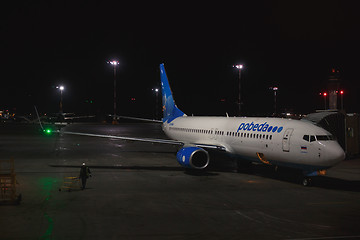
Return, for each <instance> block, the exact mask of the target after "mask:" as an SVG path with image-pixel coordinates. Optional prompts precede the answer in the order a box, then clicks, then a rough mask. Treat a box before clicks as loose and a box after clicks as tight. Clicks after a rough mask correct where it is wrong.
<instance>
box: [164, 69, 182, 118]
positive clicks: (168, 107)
mask: <svg viewBox="0 0 360 240" xmlns="http://www.w3.org/2000/svg"><path fill="white" fill-rule="evenodd" d="M160 79H161V90H162V105H163V114H164V115H163V122H168V123H169V122H171V121H173V120H174V119H176V118H178V117H182V116H186V114H185V113H183V112H182V111H181V110H180V109H179V108H178V107H177V106H176V104H175V101H174V98H173V95H172V92H171V88H170V85H169V81H168V78H167V75H166V71H165V67H164V64H163V63H162V64H160Z"/></svg>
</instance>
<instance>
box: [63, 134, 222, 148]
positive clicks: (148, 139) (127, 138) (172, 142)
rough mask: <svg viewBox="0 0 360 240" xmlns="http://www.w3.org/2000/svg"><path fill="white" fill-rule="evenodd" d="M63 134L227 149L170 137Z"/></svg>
mask: <svg viewBox="0 0 360 240" xmlns="http://www.w3.org/2000/svg"><path fill="white" fill-rule="evenodd" d="M60 133H62V134H69V135H78V136H87V137H101V138H112V139H119V140H127V141H137V142H148V143H163V144H171V145H178V146H183V145H193V146H197V147H200V148H210V149H215V150H220V151H227V149H226V147H225V146H221V145H212V144H201V143H185V142H182V141H176V140H169V139H156V138H134V137H122V136H114V135H103V134H94V133H79V132H68V131H64V132H60Z"/></svg>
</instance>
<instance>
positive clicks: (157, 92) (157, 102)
mask: <svg viewBox="0 0 360 240" xmlns="http://www.w3.org/2000/svg"><path fill="white" fill-rule="evenodd" d="M152 90H153V91H154V93H155V98H156V99H155V119H156V120H157V119H158V112H159V111H158V105H159V89H158V88H153V89H152Z"/></svg>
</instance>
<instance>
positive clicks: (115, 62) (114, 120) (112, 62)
mask: <svg viewBox="0 0 360 240" xmlns="http://www.w3.org/2000/svg"><path fill="white" fill-rule="evenodd" d="M108 63H110V64H111V65H113V67H114V116H113V121H112V123H113V124H117V121H116V66H117V65H119V61H114V60H113V61H110V62H108Z"/></svg>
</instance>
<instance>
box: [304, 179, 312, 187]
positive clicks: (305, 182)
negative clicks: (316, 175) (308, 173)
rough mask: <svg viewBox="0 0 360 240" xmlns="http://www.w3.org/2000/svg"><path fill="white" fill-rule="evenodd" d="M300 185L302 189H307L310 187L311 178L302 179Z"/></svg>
mask: <svg viewBox="0 0 360 240" xmlns="http://www.w3.org/2000/svg"><path fill="white" fill-rule="evenodd" d="M302 185H303V186H304V187H309V186H311V178H309V177H304V178H303V180H302Z"/></svg>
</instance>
